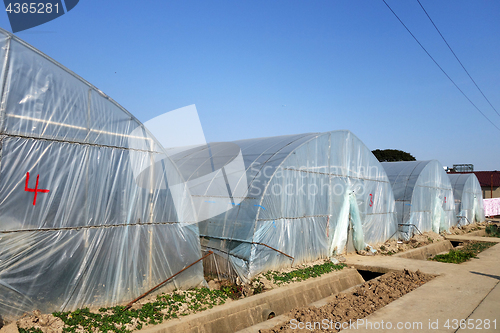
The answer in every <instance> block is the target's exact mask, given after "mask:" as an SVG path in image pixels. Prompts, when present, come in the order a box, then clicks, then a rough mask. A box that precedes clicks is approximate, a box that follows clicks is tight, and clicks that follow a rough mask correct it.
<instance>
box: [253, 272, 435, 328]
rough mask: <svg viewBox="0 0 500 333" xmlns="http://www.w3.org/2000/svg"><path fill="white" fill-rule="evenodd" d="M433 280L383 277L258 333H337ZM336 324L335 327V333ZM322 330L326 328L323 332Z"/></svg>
mask: <svg viewBox="0 0 500 333" xmlns="http://www.w3.org/2000/svg"><path fill="white" fill-rule="evenodd" d="M433 278H434V276H432V275H428V274H424V273H421V272H420V271H416V272H410V271H408V270H404V271H401V272H391V273H387V274H386V275H384V276H382V277H380V278H379V279H376V280H371V281H367V282H365V283H364V284H363V285H362V286H359V287H357V288H355V289H354V290H353V291H352V292H350V293H347V294H344V293H340V294H339V295H337V296H336V297H335V300H334V301H332V302H331V303H329V304H327V305H324V306H322V307H320V308H316V307H314V306H309V307H304V308H300V309H294V310H292V311H290V312H289V313H288V316H289V317H290V318H292V319H291V320H290V321H289V322H288V323H286V324H284V325H278V326H275V327H274V328H272V329H266V330H261V331H260V332H261V333H277V332H297V331H301V330H300V329H299V328H302V327H304V329H305V330H306V331H308V332H338V331H340V325H341V324H342V323H344V322H349V320H352V321H356V320H357V319H361V318H364V317H366V316H368V315H369V314H371V313H373V312H375V311H376V310H378V309H380V308H382V307H383V306H385V305H386V304H388V303H390V302H392V301H394V300H396V299H397V298H399V297H401V296H403V295H405V294H407V293H409V292H410V291H412V290H414V289H416V288H418V287H419V286H421V285H422V284H424V283H426V282H428V281H430V280H431V279H433ZM325 319H326V321H325ZM298 322H301V323H303V324H298ZM326 322H329V323H330V324H325V323H326ZM315 323H316V326H315ZM336 323H339V324H337V329H336V328H335V324H336ZM326 326H328V327H329V328H328V329H325V328H326Z"/></svg>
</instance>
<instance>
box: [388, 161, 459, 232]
mask: <svg viewBox="0 0 500 333" xmlns="http://www.w3.org/2000/svg"><path fill="white" fill-rule="evenodd" d="M382 166H383V167H384V169H385V171H386V172H387V176H388V177H389V180H390V182H391V184H392V190H393V192H394V199H395V200H396V211H397V223H398V225H399V231H400V232H402V233H403V234H404V235H402V236H403V237H406V236H408V235H409V234H413V233H414V232H416V231H415V230H414V227H416V228H417V229H418V230H419V231H421V232H425V231H434V232H436V233H439V232H441V231H444V230H448V229H449V228H450V227H451V226H453V225H455V224H456V223H457V222H456V218H455V201H454V197H453V190H452V188H451V183H450V180H449V178H448V175H447V174H446V172H445V171H444V169H443V166H442V165H441V164H440V163H439V162H438V161H436V160H431V161H412V162H383V163H382ZM405 235H406V236H405Z"/></svg>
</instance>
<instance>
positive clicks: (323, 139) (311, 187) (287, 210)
mask: <svg viewBox="0 0 500 333" xmlns="http://www.w3.org/2000/svg"><path fill="white" fill-rule="evenodd" d="M172 159H173V160H174V161H175V162H176V163H177V164H178V166H179V169H180V170H182V172H183V176H184V178H185V179H186V180H187V183H188V185H189V188H190V191H191V194H192V196H193V199H194V202H195V209H196V210H197V214H198V217H199V219H200V221H202V222H200V236H201V237H202V248H203V249H205V250H208V249H209V250H212V251H214V253H215V254H216V255H213V256H210V257H209V258H208V259H209V260H210V262H205V269H206V270H208V271H211V272H213V273H215V272H218V273H223V274H227V275H229V276H232V277H234V276H239V277H240V278H241V279H242V280H243V281H248V280H249V279H251V278H252V277H253V276H255V275H257V274H258V273H260V272H262V271H266V270H269V269H277V268H279V267H283V266H290V265H291V264H292V262H293V263H295V264H298V263H302V262H307V261H312V260H315V259H319V258H327V257H329V256H331V255H333V254H335V253H337V254H339V253H343V252H344V251H346V250H354V249H357V250H365V249H366V248H367V244H373V243H377V242H382V241H385V240H387V239H388V238H389V237H390V236H391V235H392V234H394V232H395V231H396V229H397V227H396V222H395V207H394V196H393V194H392V189H391V186H390V183H389V180H388V178H387V176H386V174H385V171H384V169H383V168H382V166H381V165H380V163H379V162H378V160H377V159H376V158H375V156H374V155H373V154H372V153H371V151H370V150H369V149H368V148H367V147H366V146H365V145H364V144H363V143H362V142H361V141H360V140H359V139H358V138H357V137H356V136H355V135H353V134H352V133H351V132H349V131H334V132H327V133H314V134H300V135H288V136H279V137H269V138H260V139H250V140H241V141H235V142H230V143H211V144H209V145H205V146H200V147H197V148H193V149H190V150H186V151H184V152H182V153H178V154H176V155H173V156H172Z"/></svg>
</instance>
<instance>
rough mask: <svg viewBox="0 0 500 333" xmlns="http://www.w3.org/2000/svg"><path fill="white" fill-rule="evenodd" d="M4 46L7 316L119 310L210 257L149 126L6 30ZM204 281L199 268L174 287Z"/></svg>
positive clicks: (1, 114)
mask: <svg viewBox="0 0 500 333" xmlns="http://www.w3.org/2000/svg"><path fill="white" fill-rule="evenodd" d="M0 44H1V46H2V47H1V49H0V58H1V63H2V67H1V74H0V75H1V82H2V86H1V89H2V94H1V96H2V101H1V109H0V120H1V136H0V140H1V160H0V161H1V164H0V208H1V209H0V315H1V316H2V317H3V318H4V319H7V320H12V319H15V318H16V317H17V316H18V315H20V314H22V313H24V312H29V311H32V310H34V309H39V310H41V311H42V312H43V313H48V312H52V311H69V310H74V309H76V308H79V307H87V306H88V307H91V306H92V307H100V306H111V305H116V304H117V303H120V302H124V301H130V300H131V299H133V298H135V297H137V296H138V295H140V294H141V293H143V292H144V291H146V290H148V289H149V288H151V287H152V286H154V285H156V284H158V283H159V282H161V281H163V280H165V279H166V278H168V277H169V276H171V275H172V274H174V273H176V272H178V271H179V270H181V269H182V268H184V267H185V266H187V265H189V264H190V263H192V262H194V261H196V260H197V259H199V258H200V257H201V249H200V243H199V233H198V227H197V224H195V223H192V222H195V215H194V214H195V213H194V206H193V205H192V201H191V198H190V195H189V193H188V190H187V188H186V187H185V186H184V188H183V187H182V185H179V184H183V183H184V180H183V179H182V177H181V175H180V173H179V172H178V170H177V168H176V166H175V164H173V163H172V161H171V160H170V159H169V158H168V157H167V156H166V154H165V152H164V150H163V148H162V147H161V146H160V145H159V144H158V143H157V141H156V140H155V139H154V137H153V136H152V135H151V134H150V133H149V132H148V131H147V130H146V129H145V128H144V126H143V125H142V124H141V123H140V122H139V121H138V120H137V119H136V118H134V117H133V116H132V115H131V114H130V113H129V112H127V111H126V110H125V109H123V108H122V107H121V106H119V105H118V104H117V103H116V102H114V101H113V100H111V99H110V98H109V97H108V96H106V95H104V94H103V93H102V92H100V91H99V90H98V89H97V88H95V87H94V86H92V85H91V84H89V83H88V82H86V81H84V80H83V79H81V78H80V77H79V76H77V75H76V74H74V73H72V72H71V71H69V70H68V69H66V68H64V67H63V66H61V65H60V64H58V63H57V62H55V61H54V60H52V59H50V58H49V57H47V56H45V55H44V54H42V53H41V52H39V51H37V50H36V49H34V48H33V47H31V46H29V45H27V44H26V43H25V42H23V41H21V40H20V39H18V38H17V37H15V36H14V35H12V34H10V33H8V32H6V31H5V30H0ZM171 185H177V186H175V190H172V189H171ZM203 282H204V279H203V268H202V264H201V262H200V263H199V264H197V265H195V266H193V267H191V268H190V269H189V270H188V271H186V272H184V273H182V275H181V276H179V278H178V279H175V280H174V281H173V282H172V283H171V284H170V285H168V286H167V287H166V288H165V289H167V288H172V289H173V288H189V287H194V286H197V285H199V284H200V283H203Z"/></svg>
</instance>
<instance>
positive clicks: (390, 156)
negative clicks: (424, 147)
mask: <svg viewBox="0 0 500 333" xmlns="http://www.w3.org/2000/svg"><path fill="white" fill-rule="evenodd" d="M372 153H373V155H375V157H376V158H377V159H378V160H379V162H397V161H416V159H415V157H413V156H412V155H411V154H410V153H407V152H405V151H402V150H397V149H384V150H380V149H375V150H373V151H372Z"/></svg>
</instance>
